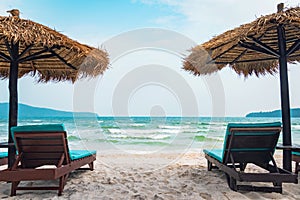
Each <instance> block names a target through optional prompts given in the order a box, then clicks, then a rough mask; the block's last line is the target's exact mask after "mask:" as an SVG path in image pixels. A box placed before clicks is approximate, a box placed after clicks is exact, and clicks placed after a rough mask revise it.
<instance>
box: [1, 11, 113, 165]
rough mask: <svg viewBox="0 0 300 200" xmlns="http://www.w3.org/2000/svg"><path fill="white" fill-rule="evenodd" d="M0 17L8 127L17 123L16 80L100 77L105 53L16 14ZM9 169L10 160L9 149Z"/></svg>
mask: <svg viewBox="0 0 300 200" xmlns="http://www.w3.org/2000/svg"><path fill="white" fill-rule="evenodd" d="M8 12H10V13H11V15H12V16H10V17H2V16H0V78H2V79H5V78H9V93H10V96H9V139H8V141H9V143H10V142H12V141H13V140H12V136H11V134H10V127H12V126H16V125H17V119H18V92H17V81H18V78H20V77H22V76H24V75H27V74H29V75H32V76H34V77H36V78H37V81H38V82H49V81H54V82H58V81H71V82H74V81H76V80H77V79H79V78H82V77H87V76H91V77H93V76H97V75H99V74H102V73H103V71H104V70H105V69H106V68H107V66H108V63H109V60H108V55H107V53H106V52H104V51H101V50H98V49H95V48H92V47H89V46H87V45H83V44H80V43H78V42H76V41H74V40H71V39H69V38H68V37H67V36H65V35H63V34H60V33H58V32H57V31H55V30H52V29H50V28H48V27H46V26H43V25H41V24H39V23H35V22H32V21H30V20H25V19H20V18H19V11H18V10H16V9H14V10H11V11H8ZM8 153H9V158H10V162H9V166H11V164H12V162H13V158H14V155H15V153H14V149H13V147H11V148H9V151H8Z"/></svg>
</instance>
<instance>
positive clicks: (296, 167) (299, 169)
mask: <svg viewBox="0 0 300 200" xmlns="http://www.w3.org/2000/svg"><path fill="white" fill-rule="evenodd" d="M299 171H300V167H299V162H296V164H295V174H298V172H299Z"/></svg>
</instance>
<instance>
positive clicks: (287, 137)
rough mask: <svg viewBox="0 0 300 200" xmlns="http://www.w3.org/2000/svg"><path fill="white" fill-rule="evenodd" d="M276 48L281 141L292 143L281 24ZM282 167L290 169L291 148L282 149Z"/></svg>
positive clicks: (284, 47) (283, 38) (285, 60)
mask: <svg viewBox="0 0 300 200" xmlns="http://www.w3.org/2000/svg"><path fill="white" fill-rule="evenodd" d="M277 34H278V49H279V54H280V57H279V73H280V91H281V113H282V125H283V135H282V143H283V145H284V146H285V145H286V146H290V145H292V138H291V117H290V99H289V82H288V75H287V51H286V42H285V41H286V39H285V30H284V27H283V25H279V26H278V27H277ZM283 168H284V169H286V170H288V171H292V154H291V150H283Z"/></svg>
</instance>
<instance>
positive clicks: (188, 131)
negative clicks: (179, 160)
mask: <svg viewBox="0 0 300 200" xmlns="http://www.w3.org/2000/svg"><path fill="white" fill-rule="evenodd" d="M275 121H281V119H280V118H244V117H225V118H209V117H199V118H197V117H98V118H96V117H95V118H77V117H76V116H75V117H74V118H43V119H21V120H19V125H25V124H26V125H29V124H30V125H32V124H45V123H63V124H64V125H65V127H66V129H67V131H68V141H69V145H70V146H71V148H74V149H76V148H78V149H82V148H86V149H96V150H97V151H98V152H99V151H100V152H102V153H108V152H109V153H111V152H127V153H128V152H129V153H137V154H143V153H153V152H184V151H195V152H197V151H200V150H201V149H203V148H213V147H221V146H222V142H223V135H224V132H225V130H226V126H227V123H229V122H275ZM292 137H293V143H297V144H300V118H293V119H292ZM280 140H281V138H280ZM4 141H7V120H6V119H5V120H4V119H2V120H1V119H0V142H4Z"/></svg>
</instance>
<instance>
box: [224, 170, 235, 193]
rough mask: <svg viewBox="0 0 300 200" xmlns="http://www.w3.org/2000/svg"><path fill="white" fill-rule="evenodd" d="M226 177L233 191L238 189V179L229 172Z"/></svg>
mask: <svg viewBox="0 0 300 200" xmlns="http://www.w3.org/2000/svg"><path fill="white" fill-rule="evenodd" d="M226 179H227V183H228V186H229V188H230V189H232V190H233V191H237V184H236V180H235V179H234V178H232V177H231V176H229V175H228V174H226Z"/></svg>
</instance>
